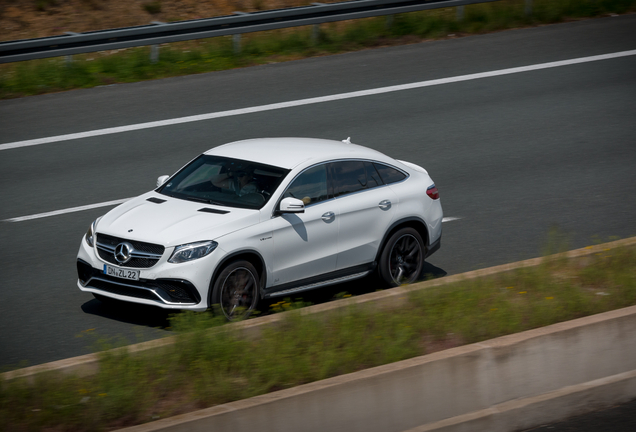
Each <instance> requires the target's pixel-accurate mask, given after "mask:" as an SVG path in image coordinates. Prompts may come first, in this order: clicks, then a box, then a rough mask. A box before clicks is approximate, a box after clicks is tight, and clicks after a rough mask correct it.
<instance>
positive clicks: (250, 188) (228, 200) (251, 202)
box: [157, 155, 289, 209]
mask: <svg viewBox="0 0 636 432" xmlns="http://www.w3.org/2000/svg"><path fill="white" fill-rule="evenodd" d="M288 172H289V170H286V169H283V168H278V167H275V166H271V165H264V164H259V163H255V162H249V161H244V160H240V159H231V158H226V157H220V156H210V155H201V156H199V157H198V158H196V159H195V160H193V161H192V162H190V163H189V164H188V165H186V166H185V167H184V168H183V169H182V170H181V171H179V172H178V173H177V174H175V175H174V177H172V178H171V179H170V180H168V181H167V182H166V183H165V184H164V185H163V186H161V187H160V188H159V189H157V192H159V193H161V194H163V195H168V196H171V197H174V198H180V199H185V200H190V201H198V202H203V203H206V204H216V205H221V206H228V207H239V208H247V209H260V208H261V207H263V206H264V205H265V203H266V202H267V201H269V198H270V197H271V196H272V194H273V193H274V191H275V190H276V188H277V187H278V185H279V184H280V183H281V181H282V180H283V179H284V178H285V176H286V175H287V173H288Z"/></svg>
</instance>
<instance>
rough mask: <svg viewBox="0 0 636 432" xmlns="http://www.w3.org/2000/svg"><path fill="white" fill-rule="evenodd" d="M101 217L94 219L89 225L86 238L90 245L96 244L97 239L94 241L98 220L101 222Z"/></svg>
mask: <svg viewBox="0 0 636 432" xmlns="http://www.w3.org/2000/svg"><path fill="white" fill-rule="evenodd" d="M100 219H101V217H98V218H97V219H95V220H94V221H93V223H92V224H91V226H89V227H88V231H86V235H85V236H84V239H85V240H86V243H87V244H88V245H89V246H90V247H93V245H94V244H95V241H94V236H95V227H96V226H97V222H99V220H100Z"/></svg>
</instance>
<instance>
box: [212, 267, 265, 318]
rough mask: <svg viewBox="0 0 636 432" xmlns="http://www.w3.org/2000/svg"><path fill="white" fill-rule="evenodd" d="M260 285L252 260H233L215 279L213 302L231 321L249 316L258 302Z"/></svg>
mask: <svg viewBox="0 0 636 432" xmlns="http://www.w3.org/2000/svg"><path fill="white" fill-rule="evenodd" d="M259 286H260V281H259V277H258V273H257V272H256V269H255V268H254V266H253V265H252V264H251V263H250V262H248V261H244V260H237V261H233V262H231V263H229V264H228V265H227V266H225V268H224V269H223V270H222V271H221V273H220V274H219V275H218V276H217V278H216V280H215V281H214V287H213V288H212V303H214V304H218V305H219V308H220V309H221V312H223V315H225V317H226V318H227V319H228V320H230V321H233V320H236V319H241V318H247V317H248V316H249V314H250V313H251V312H252V310H254V308H255V307H256V304H257V303H258V294H259V292H258V289H259Z"/></svg>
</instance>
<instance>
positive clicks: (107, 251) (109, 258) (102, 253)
mask: <svg viewBox="0 0 636 432" xmlns="http://www.w3.org/2000/svg"><path fill="white" fill-rule="evenodd" d="M122 242H128V243H130V244H131V245H132V247H133V248H134V251H133V253H132V258H130V260H129V261H127V262H126V263H124V264H120V263H119V262H117V260H116V259H115V248H116V247H117V245H118V244H120V243H122ZM164 251H165V248H164V247H163V246H161V245H158V244H153V243H145V242H140V241H136V240H127V239H123V238H119V237H114V236H110V235H107V234H100V233H98V234H97V253H98V254H99V257H100V258H101V259H103V260H104V261H106V262H109V263H111V264H115V265H123V266H125V267H131V268H149V267H152V266H154V265H155V264H157V262H158V261H159V259H161V255H163V252H164Z"/></svg>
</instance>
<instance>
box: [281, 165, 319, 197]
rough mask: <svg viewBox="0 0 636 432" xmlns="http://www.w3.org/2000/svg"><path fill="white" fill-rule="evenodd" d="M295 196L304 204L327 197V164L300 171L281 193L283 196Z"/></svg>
mask: <svg viewBox="0 0 636 432" xmlns="http://www.w3.org/2000/svg"><path fill="white" fill-rule="evenodd" d="M288 197H292V198H297V199H299V200H302V201H303V202H304V203H305V205H309V204H314V203H317V202H320V201H324V200H326V199H328V198H329V193H328V191H327V165H326V164H322V165H318V166H315V167H312V168H309V169H308V170H306V171H304V172H303V173H301V174H300V175H299V176H298V177H296V179H295V180H294V181H293V182H292V184H291V185H289V187H288V188H287V190H286V191H285V193H284V194H283V198H288Z"/></svg>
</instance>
